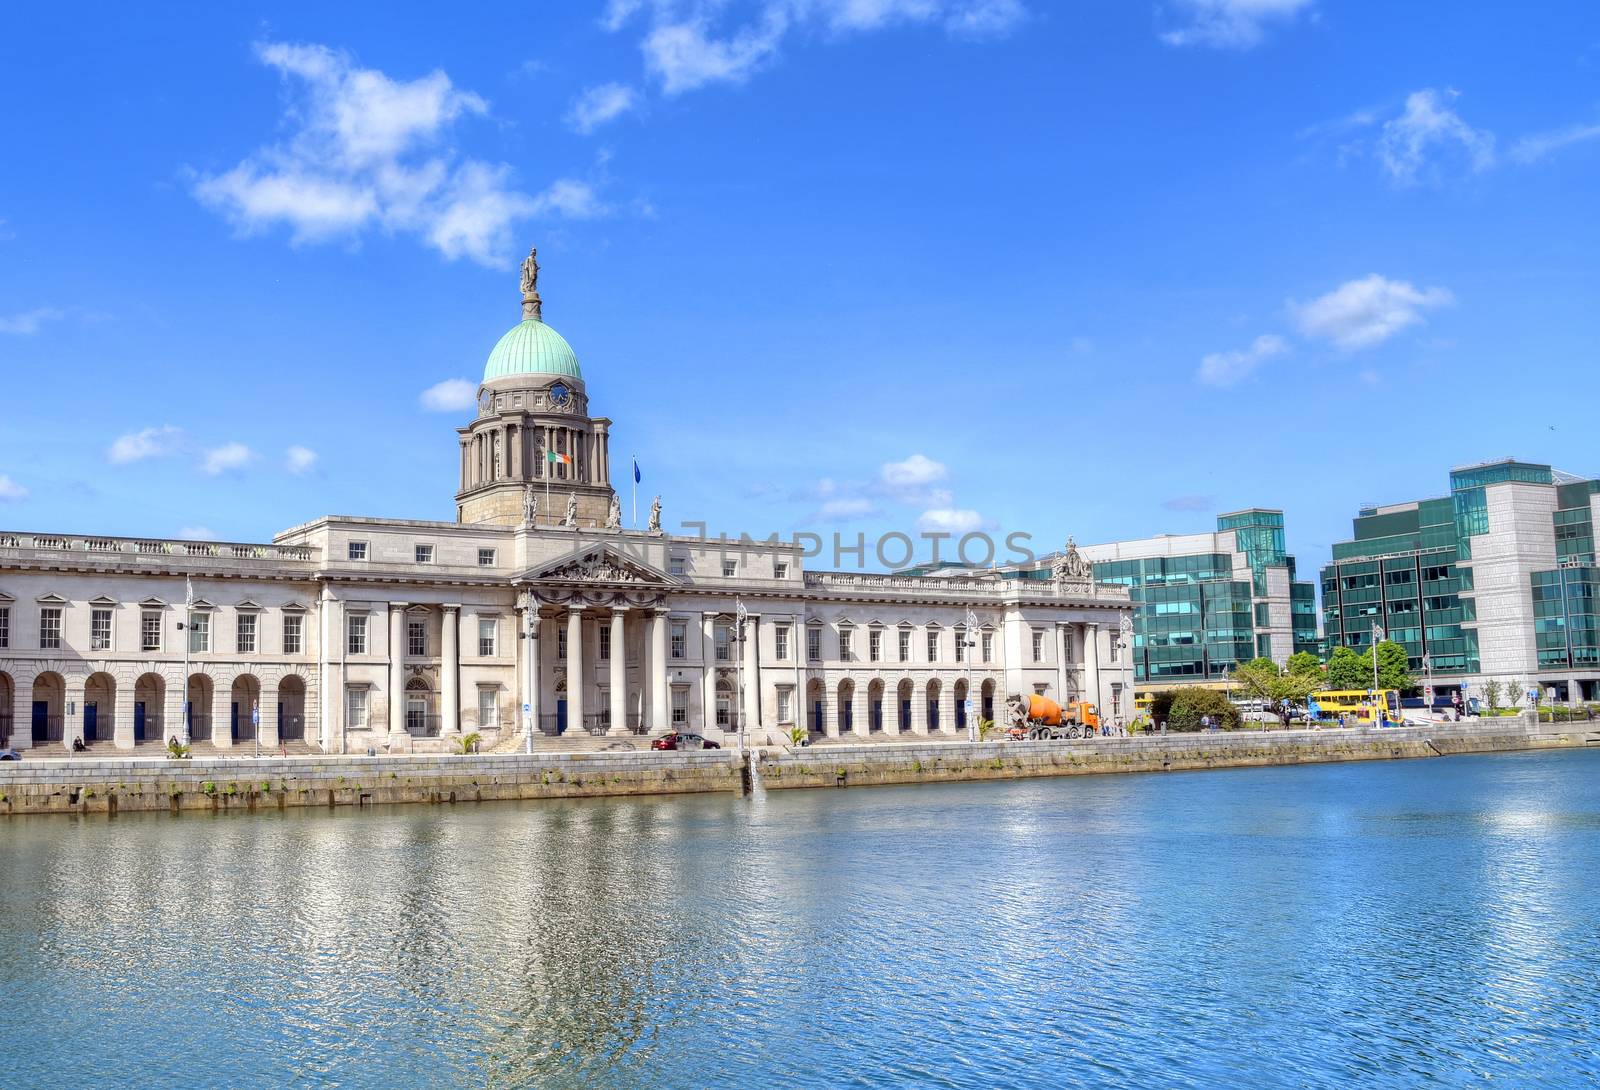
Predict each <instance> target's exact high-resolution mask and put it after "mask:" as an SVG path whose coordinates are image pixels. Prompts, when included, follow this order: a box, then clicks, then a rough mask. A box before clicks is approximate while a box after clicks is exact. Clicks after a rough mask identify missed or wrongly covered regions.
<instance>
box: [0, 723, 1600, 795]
mask: <svg viewBox="0 0 1600 1090" xmlns="http://www.w3.org/2000/svg"><path fill="white" fill-rule="evenodd" d="M1590 726H1600V724H1590V725H1584V724H1574V725H1572V726H1571V727H1566V726H1553V725H1549V724H1546V725H1544V726H1542V727H1541V726H1539V725H1538V724H1534V723H1532V722H1530V721H1526V720H1521V721H1519V720H1497V721H1491V722H1489V723H1486V724H1481V725H1480V724H1475V723H1474V724H1448V725H1446V724H1439V725H1434V726H1427V727H1399V728H1389V729H1384V730H1326V731H1307V730H1296V731H1274V732H1269V733H1262V732H1255V731H1251V732H1240V733H1236V734H1167V735H1157V736H1141V737H1132V738H1097V739H1091V740H1087V741H1077V742H985V743H979V744H976V745H968V744H963V743H953V742H948V741H943V742H893V743H891V742H873V743H868V744H862V745H826V746H813V747H808V748H803V749H797V750H793V751H787V750H773V749H764V750H762V751H760V754H759V757H758V758H756V767H755V770H754V771H755V772H756V773H757V774H758V776H759V779H760V782H761V784H762V785H763V786H764V787H766V788H768V789H781V788H800V787H849V786H860V785H869V784H907V783H934V782H947V781H955V780H989V779H1019V778H1023V777H1030V776H1067V775H1085V774H1099V773H1111V772H1163V771H1167V772H1171V771H1184V770H1193V769H1210V768H1236V767H1260V766H1264V765H1292V764H1313V763H1321V762H1328V761H1364V760H1388V759H1394V758H1406V757H1441V756H1448V755H1452V754H1465V753H1503V752H1512V751H1517V750H1538V749H1549V748H1559V747H1566V746H1583V745H1600V731H1594V730H1590V729H1588V728H1589V727H1590ZM750 785H751V776H750V770H749V769H748V768H746V767H745V766H744V765H743V764H742V762H741V759H740V757H739V755H738V754H736V753H734V752H731V751H728V750H722V751H713V752H703V753H656V752H651V751H648V750H638V751H620V752H619V751H606V752H596V753H535V754H511V753H507V754H490V755H482V756H470V757H441V756H399V757H357V756H329V757H291V758H225V759H213V760H193V761H165V760H159V759H148V758H144V759H127V760H115V759H108V760H98V759H95V760H34V761H28V760H23V761H20V762H16V763H10V762H7V763H5V764H3V765H0V814H46V813H57V814H60V813H112V814H114V813H118V812H125V811H151V810H154V811H160V810H167V811H171V812H173V813H177V812H180V811H184V810H199V811H232V810H240V811H248V810H257V809H263V808H280V809H281V808H287V807H300V806H365V805H372V804H384V803H402V802H405V803H433V804H449V803H464V802H488V801H497V800H508V799H542V798H574V797H589V796H601V795H660V794H679V793H691V792H715V791H730V792H731V791H742V790H747V789H749V787H750Z"/></svg>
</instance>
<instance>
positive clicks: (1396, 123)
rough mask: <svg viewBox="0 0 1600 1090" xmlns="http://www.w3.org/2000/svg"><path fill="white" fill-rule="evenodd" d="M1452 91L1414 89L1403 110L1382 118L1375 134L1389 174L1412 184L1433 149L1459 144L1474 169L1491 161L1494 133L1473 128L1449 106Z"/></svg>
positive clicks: (1491, 164)
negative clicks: (1384, 118)
mask: <svg viewBox="0 0 1600 1090" xmlns="http://www.w3.org/2000/svg"><path fill="white" fill-rule="evenodd" d="M1455 97H1456V96H1455V92H1454V91H1448V92H1446V93H1445V95H1444V96H1443V97H1441V95H1440V94H1439V92H1438V91H1434V90H1431V89H1430V90H1422V91H1414V92H1413V93H1411V94H1410V95H1407V96H1406V106H1405V112H1404V113H1402V114H1401V115H1400V116H1399V117H1396V118H1392V119H1390V120H1389V121H1386V122H1384V125H1383V131H1382V134H1381V135H1380V136H1379V137H1378V157H1379V158H1380V159H1381V160H1382V161H1383V165H1384V168H1385V169H1386V170H1388V172H1389V176H1390V177H1391V178H1393V179H1394V181H1395V182H1396V183H1398V184H1400V185H1411V184H1413V183H1415V182H1416V181H1417V175H1418V174H1419V173H1421V172H1422V171H1423V170H1424V168H1426V167H1427V166H1428V165H1429V160H1430V158H1431V157H1432V154H1433V153H1434V152H1435V151H1446V150H1448V149H1450V148H1452V147H1459V148H1460V150H1461V151H1462V152H1463V153H1464V154H1465V155H1466V157H1467V160H1468V162H1469V163H1470V164H1471V166H1472V169H1473V170H1486V169H1488V168H1489V167H1491V166H1493V165H1494V134H1493V133H1490V132H1487V131H1484V130H1480V129H1474V128H1473V127H1472V126H1470V125H1468V124H1467V123H1466V122H1465V121H1463V120H1461V118H1460V116H1458V115H1457V114H1456V112H1455V111H1454V110H1452V109H1451V108H1450V106H1449V105H1448V103H1449V102H1450V101H1451V100H1453V99H1454V98H1455Z"/></svg>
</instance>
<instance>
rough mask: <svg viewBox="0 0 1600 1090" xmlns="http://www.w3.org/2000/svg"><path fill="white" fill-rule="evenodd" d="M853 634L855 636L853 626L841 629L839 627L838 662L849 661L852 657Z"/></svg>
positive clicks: (853, 652) (853, 651)
mask: <svg viewBox="0 0 1600 1090" xmlns="http://www.w3.org/2000/svg"><path fill="white" fill-rule="evenodd" d="M855 636H856V633H855V629H853V628H841V629H839V661H840V662H849V661H851V659H852V658H854V657H855V650H854V648H853V647H852V645H853V644H854V643H855Z"/></svg>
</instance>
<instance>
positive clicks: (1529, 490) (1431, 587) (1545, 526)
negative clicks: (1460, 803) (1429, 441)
mask: <svg viewBox="0 0 1600 1090" xmlns="http://www.w3.org/2000/svg"><path fill="white" fill-rule="evenodd" d="M1597 511H1600V482H1597V481H1593V480H1587V479H1584V478H1581V477H1575V476H1573V475H1571V474H1567V473H1561V472H1559V471H1557V470H1554V469H1552V468H1551V467H1550V466H1547V465H1539V464H1536V463H1530V462H1519V461H1517V460H1515V459H1505V460H1502V461H1496V462H1487V463H1482V464H1479V465H1471V466H1463V467H1460V468H1457V469H1455V470H1453V471H1452V472H1451V474H1450V494H1449V495H1448V496H1443V497H1438V498H1435V499H1426V500H1418V501H1413V502H1409V503H1400V504H1392V505H1387V506H1370V507H1364V508H1362V509H1361V511H1360V512H1359V513H1358V514H1357V515H1356V518H1355V521H1354V533H1353V536H1352V538H1351V539H1350V540H1349V541H1343V542H1338V543H1336V544H1335V545H1334V546H1333V559H1332V561H1331V562H1330V563H1329V564H1328V565H1327V566H1326V567H1324V568H1323V569H1322V620H1323V629H1324V632H1325V633H1326V637H1327V641H1328V645H1329V649H1330V650H1331V649H1332V648H1333V647H1337V646H1340V645H1341V644H1342V645H1344V646H1346V647H1354V648H1356V649H1358V650H1365V649H1366V648H1367V647H1369V646H1370V645H1371V643H1372V641H1373V639H1374V628H1375V627H1376V628H1377V630H1378V632H1379V633H1380V634H1381V635H1383V636H1384V637H1386V638H1388V639H1392V640H1395V641H1397V642H1399V643H1401V644H1402V645H1404V646H1405V648H1406V653H1407V656H1408V657H1409V658H1410V660H1411V667H1412V670H1413V672H1415V673H1416V674H1417V675H1418V676H1423V675H1424V674H1425V673H1429V672H1431V674H1432V676H1433V678H1434V679H1435V683H1436V688H1441V689H1444V690H1446V691H1449V690H1452V689H1456V688H1459V687H1460V686H1462V685H1465V686H1467V687H1468V690H1469V692H1471V691H1472V687H1473V686H1478V687H1479V688H1478V693H1477V695H1482V690H1481V686H1482V684H1483V683H1484V682H1486V681H1488V680H1490V679H1495V680H1499V681H1501V682H1503V683H1509V682H1513V681H1515V682H1517V683H1518V688H1519V692H1520V691H1521V690H1522V689H1523V688H1525V687H1526V686H1527V685H1528V684H1531V683H1537V684H1538V685H1539V686H1540V687H1541V688H1543V689H1545V690H1546V692H1547V693H1548V692H1550V691H1554V692H1555V694H1556V696H1557V699H1559V700H1564V701H1565V700H1579V699H1594V698H1596V693H1595V687H1596V684H1597V681H1600V674H1597V673H1596V668H1597V667H1600V644H1597V632H1600V630H1597V617H1596V605H1595V602H1596V598H1595V591H1596V585H1597V578H1596V566H1595V546H1594V539H1595V532H1594V528H1595V524H1596V512H1597ZM1425 659H1426V661H1425Z"/></svg>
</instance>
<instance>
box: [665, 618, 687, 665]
mask: <svg viewBox="0 0 1600 1090" xmlns="http://www.w3.org/2000/svg"><path fill="white" fill-rule="evenodd" d="M667 634H668V635H667V642H668V643H669V644H671V646H672V657H673V658H675V659H681V658H684V657H685V656H687V655H688V653H689V630H688V628H687V627H685V625H684V624H683V622H682V621H673V622H672V626H671V627H670V628H669V629H668V630H667Z"/></svg>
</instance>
